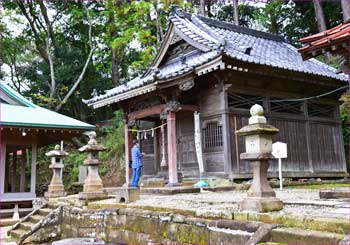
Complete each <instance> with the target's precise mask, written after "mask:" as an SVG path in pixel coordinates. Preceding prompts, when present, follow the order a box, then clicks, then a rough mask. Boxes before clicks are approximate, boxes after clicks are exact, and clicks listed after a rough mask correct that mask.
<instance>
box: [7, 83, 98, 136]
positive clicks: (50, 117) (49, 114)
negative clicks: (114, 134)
mask: <svg viewBox="0 0 350 245" xmlns="http://www.w3.org/2000/svg"><path fill="white" fill-rule="evenodd" d="M0 92H2V93H6V94H7V95H8V96H9V97H11V98H12V99H14V100H16V101H17V102H18V103H19V104H21V105H11V104H6V103H0V125H2V126H14V127H40V128H57V129H61V128H62V129H86V130H91V129H94V128H95V126H93V125H91V124H88V123H84V122H82V121H79V120H76V119H74V118H71V117H68V116H65V115H62V114H59V113H57V112H53V111H50V110H48V109H45V108H43V107H40V106H37V105H35V104H33V103H32V102H30V101H29V100H27V99H26V98H24V97H23V96H22V95H20V94H19V93H17V92H15V91H14V90H13V89H12V88H10V87H9V86H7V85H5V84H4V83H0Z"/></svg>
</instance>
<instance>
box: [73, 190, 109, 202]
mask: <svg viewBox="0 0 350 245" xmlns="http://www.w3.org/2000/svg"><path fill="white" fill-rule="evenodd" d="M107 198H108V194H107V193H104V192H80V193H79V199H80V200H85V201H91V200H101V199H107Z"/></svg>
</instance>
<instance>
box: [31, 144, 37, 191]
mask: <svg viewBox="0 0 350 245" xmlns="http://www.w3.org/2000/svg"><path fill="white" fill-rule="evenodd" d="M36 151H37V147H36V144H33V145H32V166H31V172H30V192H31V193H32V194H34V195H35V183H36Z"/></svg>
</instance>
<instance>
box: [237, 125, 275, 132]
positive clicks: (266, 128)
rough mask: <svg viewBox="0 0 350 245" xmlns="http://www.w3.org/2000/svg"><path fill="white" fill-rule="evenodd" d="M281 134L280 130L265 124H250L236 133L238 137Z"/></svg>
mask: <svg viewBox="0 0 350 245" xmlns="http://www.w3.org/2000/svg"><path fill="white" fill-rule="evenodd" d="M278 132H279V129H278V128H275V127H274V126H272V125H269V124H265V123H255V124H248V125H247V126H244V127H243V128H241V129H240V130H237V131H236V132H235V133H236V134H237V135H254V134H256V135H266V134H272V135H273V134H277V133H278Z"/></svg>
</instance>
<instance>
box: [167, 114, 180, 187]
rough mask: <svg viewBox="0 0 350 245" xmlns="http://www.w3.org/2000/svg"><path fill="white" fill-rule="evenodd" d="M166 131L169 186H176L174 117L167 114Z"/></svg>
mask: <svg viewBox="0 0 350 245" xmlns="http://www.w3.org/2000/svg"><path fill="white" fill-rule="evenodd" d="M167 124H168V125H167V131H168V135H167V136H168V166H169V186H172V185H177V184H178V179H177V146H176V115H175V112H169V113H168V115H167Z"/></svg>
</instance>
